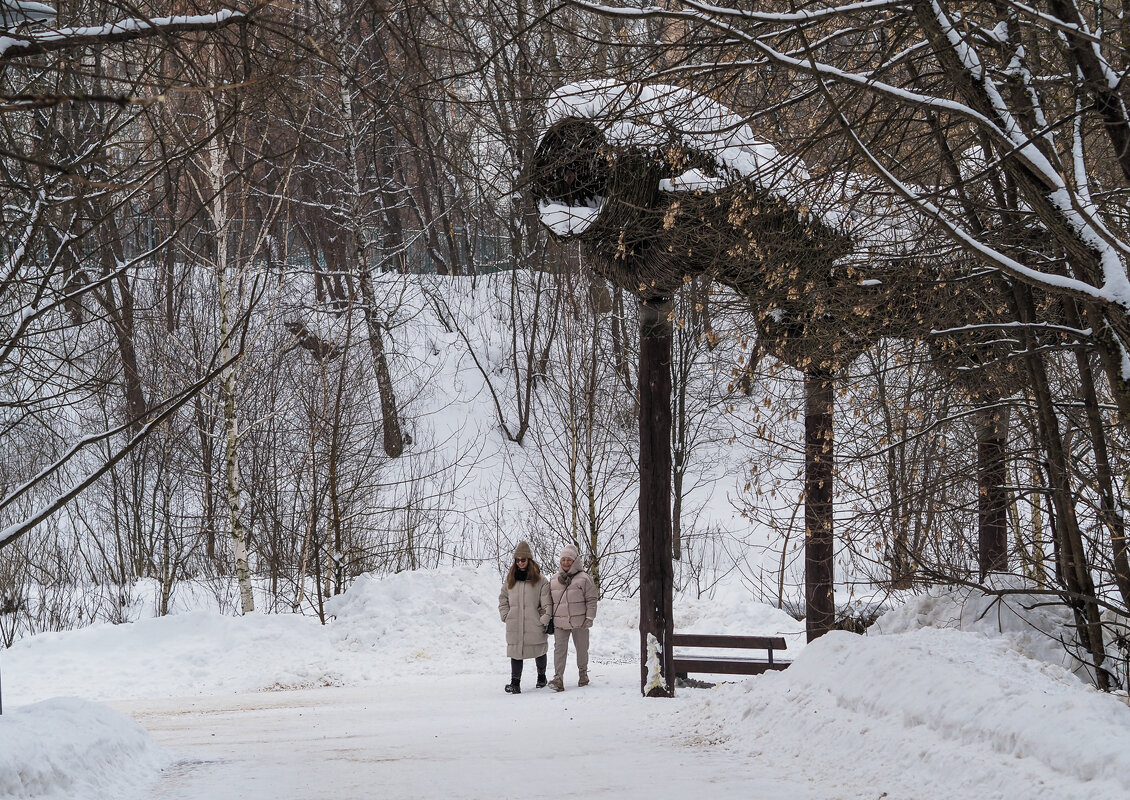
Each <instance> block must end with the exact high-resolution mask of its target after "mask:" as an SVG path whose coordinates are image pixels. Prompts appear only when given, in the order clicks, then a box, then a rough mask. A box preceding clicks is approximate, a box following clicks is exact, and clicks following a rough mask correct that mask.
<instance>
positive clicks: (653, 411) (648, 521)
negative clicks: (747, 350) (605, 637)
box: [640, 297, 675, 697]
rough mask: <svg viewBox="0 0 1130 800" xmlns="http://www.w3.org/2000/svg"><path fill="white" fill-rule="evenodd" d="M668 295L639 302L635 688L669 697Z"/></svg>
mask: <svg viewBox="0 0 1130 800" xmlns="http://www.w3.org/2000/svg"><path fill="white" fill-rule="evenodd" d="M671 311H672V304H671V299H670V298H669V297H656V298H652V299H650V300H644V301H643V302H641V303H640V689H641V691H642V692H643V694H644V696H646V697H673V696H674V694H675V676H674V674H673V664H672V654H671V635H672V632H673V630H674V619H673V614H672V604H671V591H672V585H673V584H674V570H673V567H672V565H671V322H670V314H671Z"/></svg>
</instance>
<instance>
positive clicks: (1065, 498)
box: [1013, 283, 1110, 692]
mask: <svg viewBox="0 0 1130 800" xmlns="http://www.w3.org/2000/svg"><path fill="white" fill-rule="evenodd" d="M1013 293H1014V295H1013V296H1014V299H1015V301H1016V306H1017V312H1018V314H1017V316H1018V318H1019V319H1020V321H1021V322H1023V323H1025V324H1024V326H1022V327H1021V332H1022V335H1023V337H1024V345H1025V351H1026V353H1027V355H1026V356H1025V362H1026V363H1027V366H1028V373H1029V376H1030V378H1031V385H1032V394H1033V397H1034V399H1035V401H1036V420H1037V423H1038V430H1039V434H1040V438H1041V439H1042V440H1043V446H1044V452H1045V454H1046V455H1047V463H1046V467H1047V471H1048V488H1049V489H1050V491H1051V505H1052V508H1054V509H1055V515H1054V517H1053V518H1054V520H1055V527H1054V529H1053V533H1054V540H1055V544H1056V577H1057V578H1058V579H1059V580H1060V581H1061V582H1062V585H1064V586H1065V587H1066V589H1067V593H1066V594H1065V599H1066V601H1067V603H1068V604H1069V605H1070V606H1071V610H1072V611H1073V612H1074V615H1075V627H1076V630H1077V631H1078V632H1079V641H1080V643H1081V644H1082V645H1083V647H1084V648H1086V650H1087V651H1088V653H1090V655H1091V658H1092V666H1093V667H1094V669H1095V681H1096V685H1097V686H1098V688H1099V689H1101V690H1102V691H1104V692H1105V691H1109V689H1110V674H1109V673H1108V672H1107V669H1106V668H1105V667H1104V666H1103V663H1104V662H1105V661H1106V651H1105V647H1104V643H1103V635H1102V622H1101V620H1100V617H1099V604H1098V595H1097V594H1096V592H1095V583H1094V578H1093V577H1092V574H1091V562H1090V559H1089V558H1088V557H1087V551H1086V547H1085V545H1084V542H1083V533H1082V531H1081V529H1080V527H1079V519H1078V517H1077V516H1076V515H1075V505H1074V498H1073V497H1072V492H1071V479H1070V467H1069V465H1068V454H1067V451H1066V448H1065V447H1064V443H1063V435H1062V433H1061V432H1060V428H1059V418H1058V417H1057V416H1056V409H1055V403H1054V401H1053V399H1052V392H1051V388H1050V386H1049V383H1048V375H1047V370H1046V368H1045V365H1044V361H1043V357H1042V356H1041V355H1040V352H1039V349H1038V348H1037V346H1036V341H1035V337H1034V336H1033V335H1032V331H1031V329H1030V328H1029V327H1028V325H1031V324H1032V323H1033V321H1034V320H1035V317H1036V315H1035V308H1034V304H1033V301H1032V295H1031V291H1030V290H1029V288H1028V287H1027V286H1024V285H1023V284H1020V283H1016V284H1013Z"/></svg>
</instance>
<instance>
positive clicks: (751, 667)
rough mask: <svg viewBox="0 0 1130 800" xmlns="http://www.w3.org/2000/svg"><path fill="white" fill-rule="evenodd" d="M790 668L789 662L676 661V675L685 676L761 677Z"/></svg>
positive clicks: (746, 660)
mask: <svg viewBox="0 0 1130 800" xmlns="http://www.w3.org/2000/svg"><path fill="white" fill-rule="evenodd" d="M787 666H789V662H787V661H785V662H781V661H778V662H775V663H773V664H770V663H769V662H768V661H756V660H754V659H725V660H723V659H712V658H693V657H692V658H684V657H679V658H676V659H675V660H674V668H675V674H676V675H685V674H687V673H690V672H699V673H702V672H706V673H714V674H717V675H760V674H762V673H763V672H769V671H770V670H782V669H785V668H786V667H787Z"/></svg>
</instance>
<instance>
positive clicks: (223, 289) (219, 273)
mask: <svg viewBox="0 0 1130 800" xmlns="http://www.w3.org/2000/svg"><path fill="white" fill-rule="evenodd" d="M204 105H205V113H206V115H207V116H208V123H209V125H210V126H211V129H212V130H215V126H216V125H217V123H218V114H217V112H216V106H215V103H214V102H213V101H211V99H208V100H206V101H205V104H204ZM204 158H205V168H206V170H207V176H208V181H209V184H208V188H209V190H210V199H209V201H208V206H207V207H208V215H209V216H210V217H211V221H212V228H213V234H214V235H215V237H216V241H215V247H216V249H215V253H216V259H215V270H216V287H217V300H218V302H219V306H220V361H221V363H224V364H227V365H228V366H227V367H225V368H224V371H223V372H222V373H221V375H220V398H221V400H222V402H223V409H224V411H223V413H224V495H225V497H226V499H227V505H228V524H229V526H230V531H231V538H232V550H233V553H234V555H235V575H236V580H237V581H238V583H239V599H240V610H241V611H242V612H243V613H244V614H247V613H249V612H251V611H254V610H255V598H254V595H253V594H252V591H251V570H250V568H249V567H248V563H247V533H246V531H245V530H244V528H243V500H242V493H243V487H242V484H241V480H240V475H239V438H240V432H239V421H238V419H237V414H236V411H237V408H236V400H237V398H236V391H237V387H238V384H239V366H238V362H237V361H233V360H232V358H233V355H234V349H233V347H232V339H233V335H234V331H233V325H232V303H233V302H234V301H233V298H232V286H231V281H230V277H231V276H230V275H229V271H230V269H231V253H230V251H229V248H228V233H229V227H230V219H229V216H228V204H227V185H226V181H225V171H226V170H225V162H226V160H227V159H226V148H225V147H224V146H223V144H222V142H221V140H220V137H218V136H217V137H216V138H215V139H213V140H212V142H211V143H210V144H209V145H208V148H207V150H206V152H205V156H204Z"/></svg>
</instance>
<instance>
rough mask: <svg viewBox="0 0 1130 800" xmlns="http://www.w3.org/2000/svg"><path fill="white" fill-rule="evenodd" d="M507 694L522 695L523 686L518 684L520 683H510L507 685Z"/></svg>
mask: <svg viewBox="0 0 1130 800" xmlns="http://www.w3.org/2000/svg"><path fill="white" fill-rule="evenodd" d="M506 693H507V694H521V693H522V684H520V683H518V681H510V683H508V684H506Z"/></svg>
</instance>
